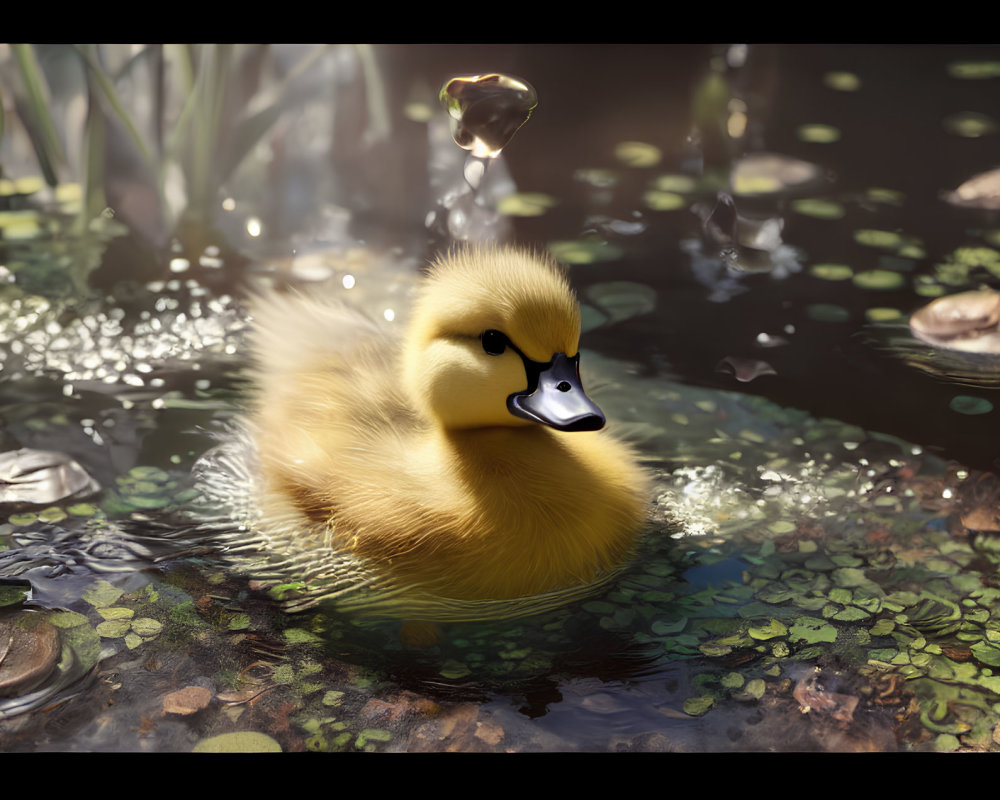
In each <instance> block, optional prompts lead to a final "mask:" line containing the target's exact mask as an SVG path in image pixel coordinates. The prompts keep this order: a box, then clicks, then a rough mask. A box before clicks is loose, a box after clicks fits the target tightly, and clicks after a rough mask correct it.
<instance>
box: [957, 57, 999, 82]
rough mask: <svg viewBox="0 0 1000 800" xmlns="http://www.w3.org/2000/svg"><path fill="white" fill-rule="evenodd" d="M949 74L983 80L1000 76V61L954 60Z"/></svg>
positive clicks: (964, 78)
mask: <svg viewBox="0 0 1000 800" xmlns="http://www.w3.org/2000/svg"><path fill="white" fill-rule="evenodd" d="M948 74H949V75H951V77H953V78H960V79H962V80H983V79H986V78H998V77H1000V61H953V62H952V63H950V64H949V65H948Z"/></svg>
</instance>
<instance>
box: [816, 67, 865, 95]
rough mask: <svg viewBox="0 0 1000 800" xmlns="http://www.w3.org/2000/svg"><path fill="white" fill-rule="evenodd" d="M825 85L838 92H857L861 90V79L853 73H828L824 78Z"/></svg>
mask: <svg viewBox="0 0 1000 800" xmlns="http://www.w3.org/2000/svg"><path fill="white" fill-rule="evenodd" d="M823 83H824V84H826V85H827V86H829V87H830V88H831V89H836V90H837V91H838V92H856V91H857V90H858V89H860V88H861V79H860V78H859V77H858V76H857V75H855V74H854V73H853V72H844V71H833V72H827V73H826V74H825V75H824V76H823Z"/></svg>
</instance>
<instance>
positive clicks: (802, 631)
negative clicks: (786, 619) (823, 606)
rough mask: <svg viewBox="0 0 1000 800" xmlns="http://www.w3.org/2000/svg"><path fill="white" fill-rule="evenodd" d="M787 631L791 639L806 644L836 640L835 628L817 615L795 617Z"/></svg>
mask: <svg viewBox="0 0 1000 800" xmlns="http://www.w3.org/2000/svg"><path fill="white" fill-rule="evenodd" d="M788 632H789V635H790V636H791V638H792V639H794V640H796V641H802V642H806V643H807V644H816V643H817V642H835V641H837V629H836V628H835V627H833V625H831V624H829V623H828V622H827V621H826V620H824V619H819V618H817V617H799V618H797V619H796V620H795V624H794V625H792V626H791V628H789V630H788Z"/></svg>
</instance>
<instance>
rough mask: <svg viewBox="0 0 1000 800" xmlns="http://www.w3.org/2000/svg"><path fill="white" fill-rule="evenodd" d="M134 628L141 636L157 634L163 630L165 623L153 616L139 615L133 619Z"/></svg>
mask: <svg viewBox="0 0 1000 800" xmlns="http://www.w3.org/2000/svg"><path fill="white" fill-rule="evenodd" d="M132 630H133V631H134V632H135V633H137V634H138V635H139V636H145V637H149V636H156V635H157V634H159V633H160V632H161V631H162V630H163V623H162V622H160V621H159V620H155V619H152V618H151V617H139V619H135V620H132Z"/></svg>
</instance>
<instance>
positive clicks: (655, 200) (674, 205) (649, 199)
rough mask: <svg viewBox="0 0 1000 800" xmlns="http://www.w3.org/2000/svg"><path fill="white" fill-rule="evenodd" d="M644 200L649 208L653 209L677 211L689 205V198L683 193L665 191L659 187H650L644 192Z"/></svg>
mask: <svg viewBox="0 0 1000 800" xmlns="http://www.w3.org/2000/svg"><path fill="white" fill-rule="evenodd" d="M642 200H643V202H644V203H645V204H646V207H647V208H651V209H652V210H653V211H676V210H677V209H680V208H685V207H687V202H688V201H687V200H686V199H684V197H683V196H682V195H679V194H675V193H674V192H664V191H660V190H658V189H650V190H649V191H647V192H644V193H643V195H642Z"/></svg>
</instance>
